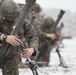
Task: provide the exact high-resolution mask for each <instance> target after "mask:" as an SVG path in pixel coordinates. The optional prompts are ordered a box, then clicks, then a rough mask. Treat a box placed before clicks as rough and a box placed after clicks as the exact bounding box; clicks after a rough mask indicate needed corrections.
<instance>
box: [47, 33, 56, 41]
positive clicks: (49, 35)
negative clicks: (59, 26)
mask: <svg viewBox="0 0 76 75" xmlns="http://www.w3.org/2000/svg"><path fill="white" fill-rule="evenodd" d="M47 37H48V38H51V39H52V40H55V39H56V35H55V33H53V34H47Z"/></svg>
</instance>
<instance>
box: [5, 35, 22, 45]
mask: <svg viewBox="0 0 76 75" xmlns="http://www.w3.org/2000/svg"><path fill="white" fill-rule="evenodd" d="M6 42H7V43H10V44H11V45H13V46H19V45H20V43H21V40H20V39H19V38H18V37H17V36H14V35H7V39H6Z"/></svg>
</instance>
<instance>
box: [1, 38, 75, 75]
mask: <svg viewBox="0 0 76 75" xmlns="http://www.w3.org/2000/svg"><path fill="white" fill-rule="evenodd" d="M63 44H64V46H65V48H60V49H59V50H60V53H61V55H62V57H63V59H64V61H65V63H66V65H67V66H68V68H63V67H61V66H59V58H58V55H57V53H56V52H55V49H54V50H53V51H52V53H51V56H50V63H49V65H50V66H49V67H42V68H38V70H37V71H38V73H39V75H76V38H72V39H64V40H63ZM0 75H2V72H1V69H0ZM19 75H33V74H32V71H31V70H30V69H29V68H24V69H20V68H19Z"/></svg>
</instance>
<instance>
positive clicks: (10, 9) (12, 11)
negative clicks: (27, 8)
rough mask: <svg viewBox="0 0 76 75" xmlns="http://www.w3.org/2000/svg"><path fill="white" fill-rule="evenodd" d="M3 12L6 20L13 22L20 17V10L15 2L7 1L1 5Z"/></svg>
mask: <svg viewBox="0 0 76 75" xmlns="http://www.w3.org/2000/svg"><path fill="white" fill-rule="evenodd" d="M1 12H2V16H3V17H4V18H5V19H7V20H9V21H12V20H15V19H16V18H17V17H18V15H19V13H20V9H19V7H18V5H17V4H16V3H15V2H13V1H10V0H7V1H4V2H3V3H2V4H1Z"/></svg>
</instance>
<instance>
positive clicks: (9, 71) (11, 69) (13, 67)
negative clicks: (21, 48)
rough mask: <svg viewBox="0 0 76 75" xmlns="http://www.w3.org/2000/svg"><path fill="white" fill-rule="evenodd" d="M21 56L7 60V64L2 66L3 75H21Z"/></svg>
mask: <svg viewBox="0 0 76 75" xmlns="http://www.w3.org/2000/svg"><path fill="white" fill-rule="evenodd" d="M19 59H20V58H19V57H18V56H14V57H12V58H9V59H7V60H6V62H5V65H4V66H3V68H2V73H3V75H19V72H18V63H19Z"/></svg>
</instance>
